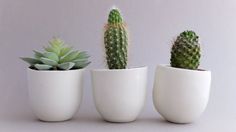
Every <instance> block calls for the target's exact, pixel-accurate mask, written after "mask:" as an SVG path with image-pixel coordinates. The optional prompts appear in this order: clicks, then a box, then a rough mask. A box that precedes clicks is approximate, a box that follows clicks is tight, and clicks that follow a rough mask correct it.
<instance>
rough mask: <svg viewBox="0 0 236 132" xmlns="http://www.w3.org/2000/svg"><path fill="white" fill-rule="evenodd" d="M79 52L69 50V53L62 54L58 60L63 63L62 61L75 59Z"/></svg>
mask: <svg viewBox="0 0 236 132" xmlns="http://www.w3.org/2000/svg"><path fill="white" fill-rule="evenodd" d="M78 54H79V51H72V52H70V53H69V54H67V55H65V56H63V57H62V58H61V60H60V62H61V63H64V62H70V61H73V60H74V59H76V57H77V56H78Z"/></svg>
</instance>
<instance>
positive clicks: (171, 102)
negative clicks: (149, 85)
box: [153, 65, 211, 123]
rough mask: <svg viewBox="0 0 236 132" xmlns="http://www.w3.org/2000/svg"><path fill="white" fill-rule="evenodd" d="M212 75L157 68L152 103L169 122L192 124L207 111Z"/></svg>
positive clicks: (167, 67)
mask: <svg viewBox="0 0 236 132" xmlns="http://www.w3.org/2000/svg"><path fill="white" fill-rule="evenodd" d="M210 85H211V72H210V71H206V70H188V69H181V68H174V67H170V66H168V65H159V66H157V68H156V75H155V82H154V89H153V103H154V106H155V108H156V110H157V111H158V112H159V113H160V114H161V115H162V117H163V118H165V119H166V120H167V121H170V122H173V123H191V122H193V121H194V120H196V119H197V118H198V117H199V116H200V115H201V114H202V113H203V112H204V110H205V108H206V106H207V103H208V100H209V93H210Z"/></svg>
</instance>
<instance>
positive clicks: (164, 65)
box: [157, 64, 211, 73]
mask: <svg viewBox="0 0 236 132" xmlns="http://www.w3.org/2000/svg"><path fill="white" fill-rule="evenodd" d="M157 67H162V68H165V69H168V70H172V71H179V72H193V73H202V72H204V73H211V71H210V70H205V69H197V70H191V69H184V68H177V67H171V66H170V65H169V64H159V65H157Z"/></svg>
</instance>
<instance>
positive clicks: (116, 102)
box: [92, 67, 147, 122]
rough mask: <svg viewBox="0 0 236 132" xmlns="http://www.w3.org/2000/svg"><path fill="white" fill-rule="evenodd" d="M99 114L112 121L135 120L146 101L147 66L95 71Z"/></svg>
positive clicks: (94, 79) (96, 103)
mask: <svg viewBox="0 0 236 132" xmlns="http://www.w3.org/2000/svg"><path fill="white" fill-rule="evenodd" d="M92 82H93V96H94V102H95V105H96V108H97V111H98V112H99V113H100V115H101V116H102V118H103V119H104V120H106V121H109V122H131V121H134V120H135V119H136V118H137V117H138V115H139V114H140V112H141V111H142V109H143V107H144V104H145V101H146V83H147V67H141V68H132V69H120V70H119V69H117V70H109V69H100V70H93V71H92Z"/></svg>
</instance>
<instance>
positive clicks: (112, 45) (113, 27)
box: [104, 8, 128, 69]
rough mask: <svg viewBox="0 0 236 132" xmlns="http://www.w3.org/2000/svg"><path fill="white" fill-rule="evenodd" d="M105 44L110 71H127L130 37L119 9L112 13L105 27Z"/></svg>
mask: <svg viewBox="0 0 236 132" xmlns="http://www.w3.org/2000/svg"><path fill="white" fill-rule="evenodd" d="M104 43H105V50H106V60H107V65H108V68H109V69H125V68H126V66H127V58H128V57H127V56H128V55H127V50H128V49H127V48H128V36H127V30H126V26H125V24H124V22H123V18H122V16H121V14H120V12H119V10H118V9H116V8H114V9H112V10H111V11H110V13H109V17H108V23H107V25H106V26H105V33H104Z"/></svg>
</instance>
